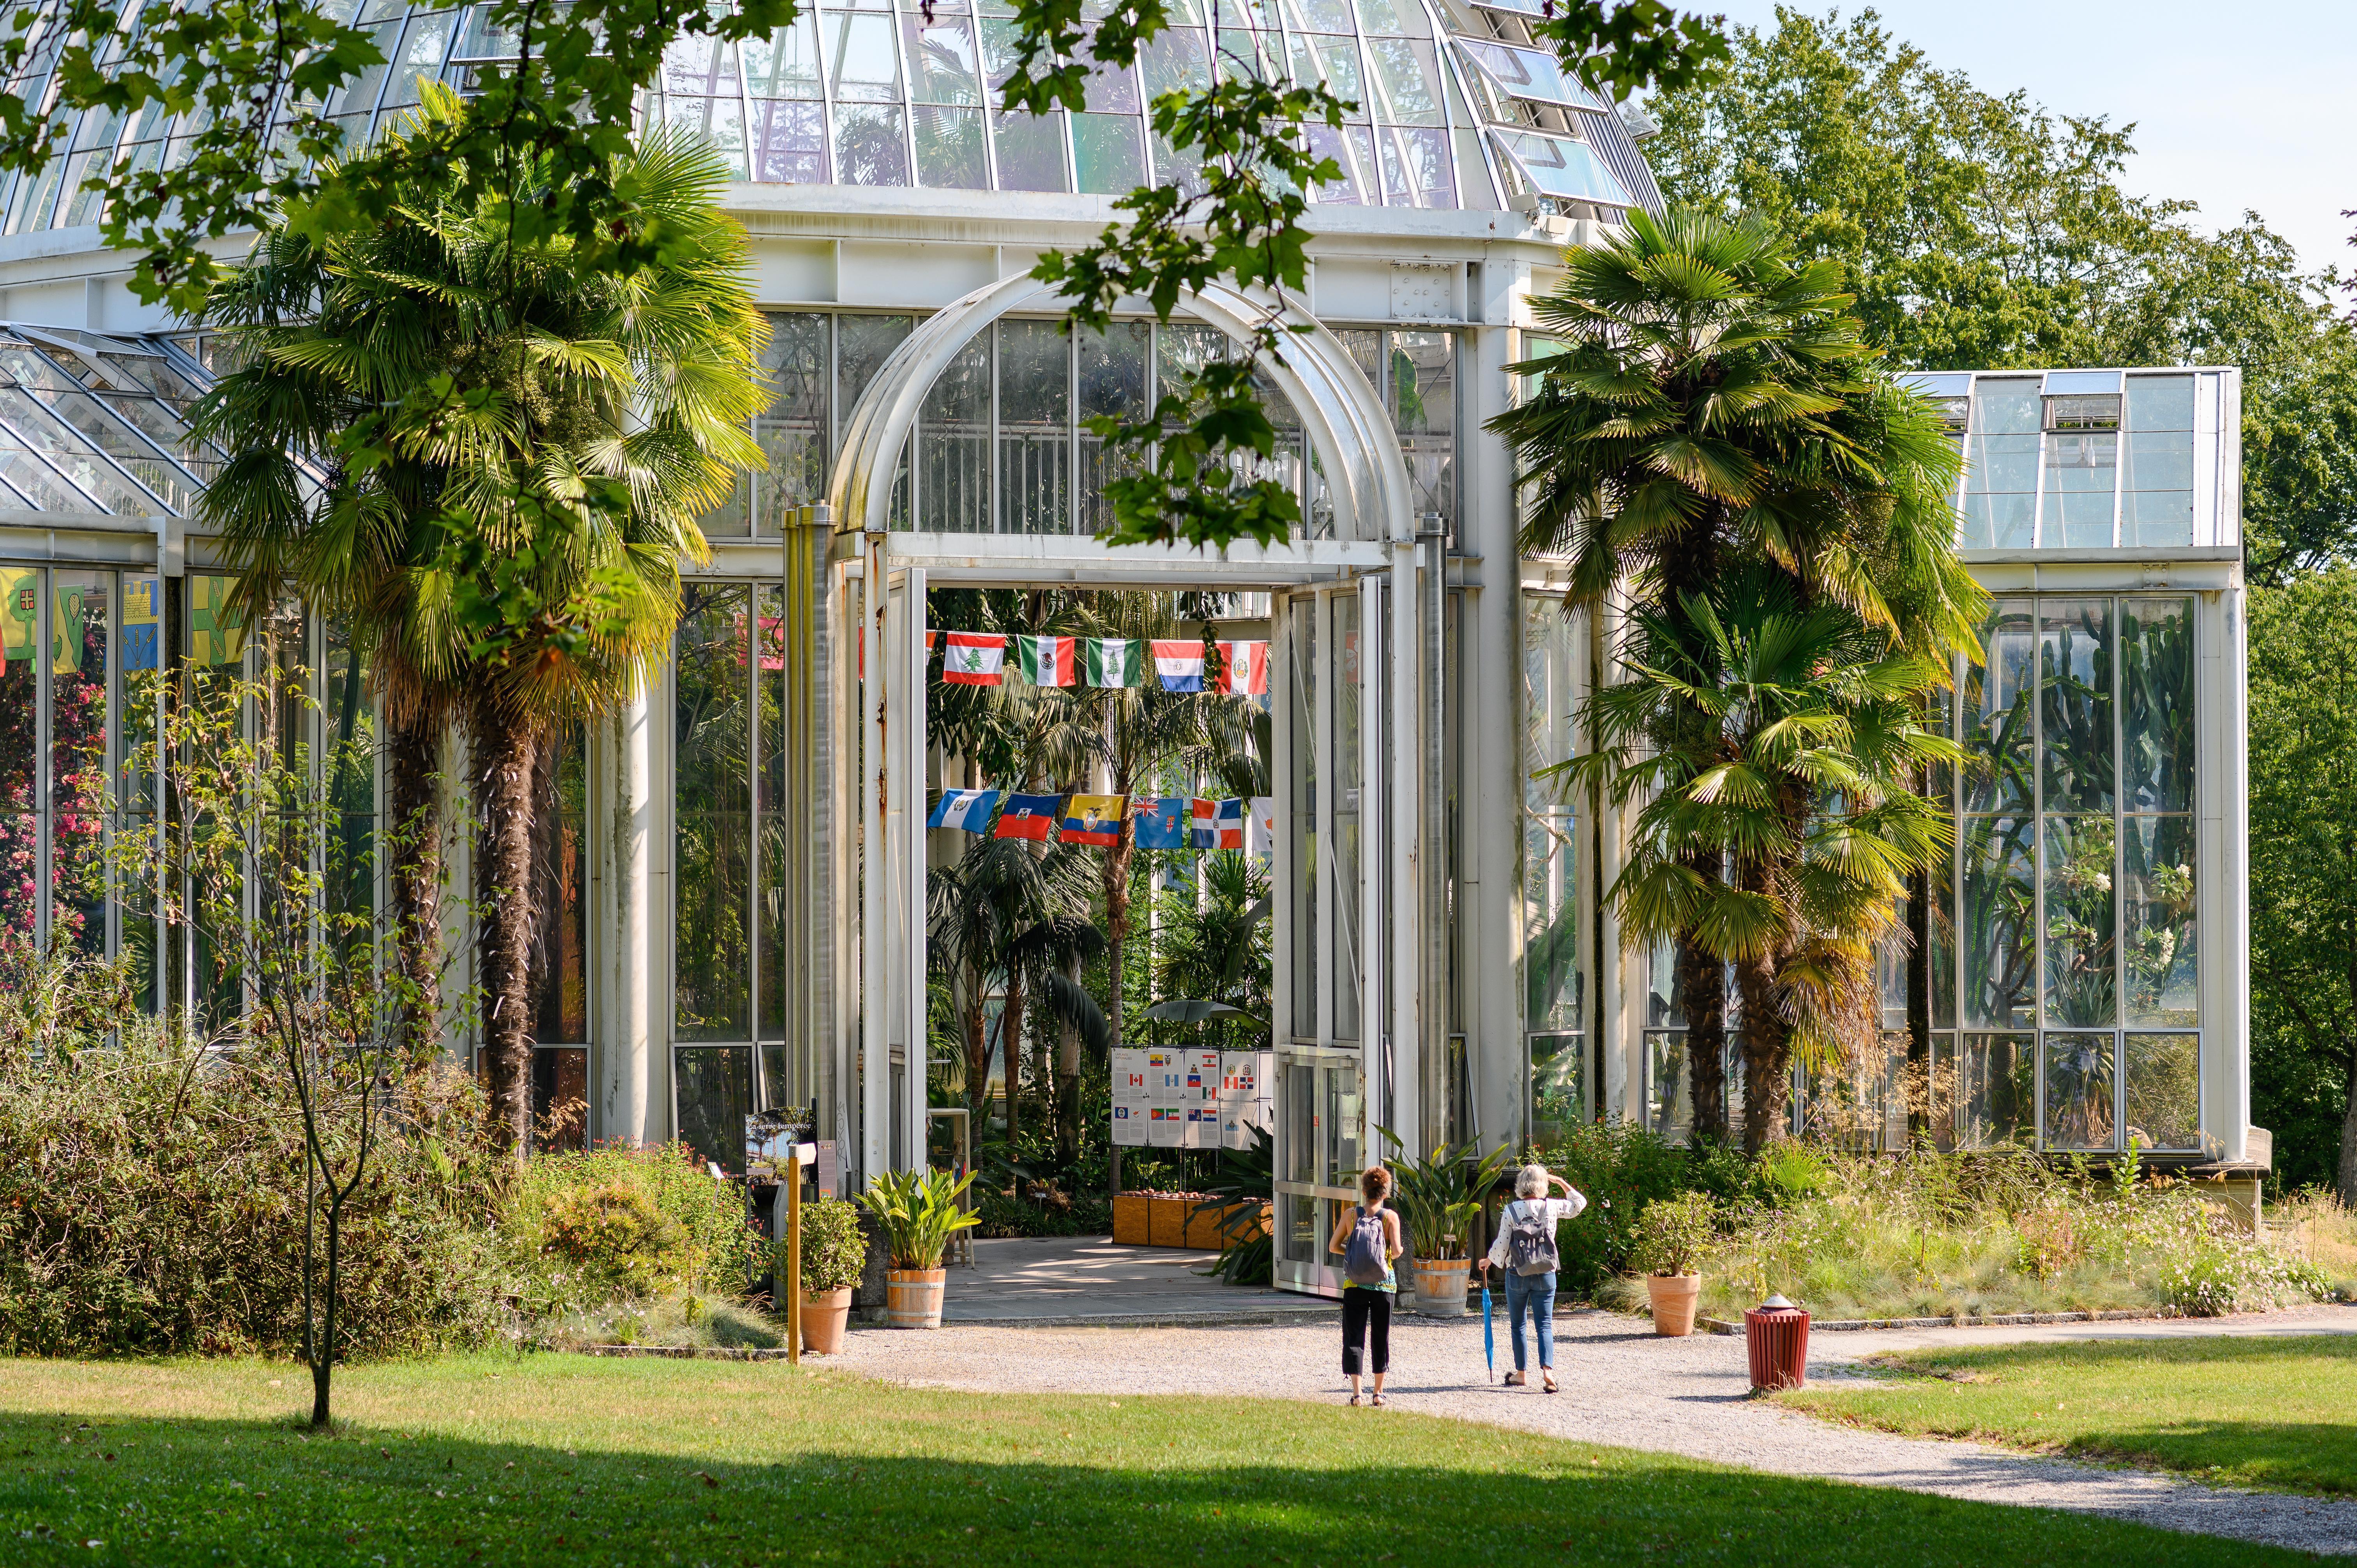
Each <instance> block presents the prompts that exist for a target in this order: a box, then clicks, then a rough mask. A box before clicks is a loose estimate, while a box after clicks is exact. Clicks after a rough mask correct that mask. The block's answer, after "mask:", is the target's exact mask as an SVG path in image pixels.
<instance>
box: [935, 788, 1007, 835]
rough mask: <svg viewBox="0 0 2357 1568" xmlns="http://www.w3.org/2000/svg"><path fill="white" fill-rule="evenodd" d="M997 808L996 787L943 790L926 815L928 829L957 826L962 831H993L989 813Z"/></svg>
mask: <svg viewBox="0 0 2357 1568" xmlns="http://www.w3.org/2000/svg"><path fill="white" fill-rule="evenodd" d="M996 810H998V791H997V790H996V789H944V790H942V798H941V799H940V800H936V801H934V802H933V810H932V812H931V815H929V816H927V817H926V818H925V826H927V827H929V828H956V829H958V830H959V831H961V832H969V833H981V832H989V831H990V813H991V812H993V811H996Z"/></svg>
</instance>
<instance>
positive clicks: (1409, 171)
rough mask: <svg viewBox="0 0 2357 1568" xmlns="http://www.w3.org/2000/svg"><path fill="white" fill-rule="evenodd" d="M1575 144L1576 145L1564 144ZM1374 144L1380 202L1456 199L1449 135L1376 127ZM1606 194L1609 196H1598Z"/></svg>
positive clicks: (1427, 203) (1439, 203)
mask: <svg viewBox="0 0 2357 1568" xmlns="http://www.w3.org/2000/svg"><path fill="white" fill-rule="evenodd" d="M1375 145H1376V147H1377V148H1378V149H1379V151H1380V153H1381V155H1382V162H1383V202H1384V204H1385V205H1386V206H1391V207H1447V206H1449V205H1451V204H1452V203H1453V202H1454V201H1455V200H1456V199H1457V184H1456V177H1455V173H1454V171H1453V170H1452V169H1451V167H1450V166H1449V161H1448V132H1447V131H1444V130H1440V129H1438V128H1437V127H1436V128H1433V129H1429V130H1422V129H1415V128H1412V127H1408V126H1393V127H1390V128H1388V129H1383V128H1378V129H1377V131H1376V132H1375ZM1566 145H1578V144H1577V143H1573V144H1566ZM1599 194H1601V195H1608V196H1609V193H1599Z"/></svg>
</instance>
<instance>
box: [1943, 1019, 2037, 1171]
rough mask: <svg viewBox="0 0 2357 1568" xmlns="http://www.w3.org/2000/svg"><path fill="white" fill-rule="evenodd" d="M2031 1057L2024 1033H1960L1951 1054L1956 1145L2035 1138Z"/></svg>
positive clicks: (1970, 1146)
mask: <svg viewBox="0 0 2357 1568" xmlns="http://www.w3.org/2000/svg"><path fill="white" fill-rule="evenodd" d="M2036 1060H2037V1051H2036V1049H2035V1047H2034V1043H2033V1041H2032V1040H2031V1037H2030V1036H2028V1035H1966V1036H1963V1044H1962V1046H1961V1047H1960V1048H1959V1049H1958V1051H1957V1055H1956V1089H1955V1093H1956V1101H1955V1131H1956V1147H1958V1148H1960V1149H1992V1148H1995V1147H1996V1146H1997V1145H1998V1144H2029V1143H2031V1142H2033V1141H2034V1140H2035V1138H2036V1136H2037V1133H2038V1129H2037V1125H2036V1123H2037V1120H2038V1114H2037V1112H2038V1098H2037V1095H2038V1087H2037V1084H2036V1082H2035V1081H2034V1079H2033V1078H2032V1074H2033V1073H2034V1071H2035V1070H2036Z"/></svg>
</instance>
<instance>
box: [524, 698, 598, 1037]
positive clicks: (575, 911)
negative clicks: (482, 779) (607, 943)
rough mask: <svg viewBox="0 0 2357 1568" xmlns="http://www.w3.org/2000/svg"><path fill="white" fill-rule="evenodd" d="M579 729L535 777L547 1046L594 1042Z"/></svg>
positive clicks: (536, 977)
mask: <svg viewBox="0 0 2357 1568" xmlns="http://www.w3.org/2000/svg"><path fill="white" fill-rule="evenodd" d="M586 745H587V737H586V736H585V734H584V732H583V730H582V728H581V726H580V725H567V726H566V727H565V733H564V734H562V735H561V736H558V737H557V738H556V740H555V741H554V744H553V745H551V746H549V747H548V748H547V749H546V751H545V753H544V766H542V767H541V768H538V769H537V770H536V772H535V774H534V777H533V793H534V794H535V795H536V796H537V797H538V801H537V804H538V807H539V809H538V811H535V812H534V817H535V821H534V822H533V874H534V875H535V876H536V877H537V878H538V879H539V882H540V899H541V902H540V908H541V917H540V931H539V934H538V937H537V939H536V940H535V941H534V943H533V955H532V977H533V993H534V997H535V1001H534V1004H533V1038H534V1039H535V1040H537V1041H538V1042H539V1043H541V1044H543V1045H552V1044H555V1043H558V1042H563V1043H565V1044H572V1043H575V1042H578V1041H586V1040H587V1039H588V1037H589V897H588V886H589V866H588V857H587V845H588V835H587V832H586V829H587V819H588V803H589V802H588V789H587V768H586V758H585V749H586Z"/></svg>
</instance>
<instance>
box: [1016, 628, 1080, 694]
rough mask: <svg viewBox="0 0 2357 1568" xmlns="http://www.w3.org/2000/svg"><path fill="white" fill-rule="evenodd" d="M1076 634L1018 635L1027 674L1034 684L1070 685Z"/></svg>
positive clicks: (1021, 658)
mask: <svg viewBox="0 0 2357 1568" xmlns="http://www.w3.org/2000/svg"><path fill="white" fill-rule="evenodd" d="M1080 640H1081V639H1079V638H1076V637H1018V638H1017V639H1015V642H1016V648H1017V657H1018V659H1019V661H1020V662H1021V664H1022V667H1023V678H1024V679H1025V680H1026V681H1028V682H1031V683H1032V684H1033V685H1034V686H1069V685H1071V683H1072V678H1073V673H1074V671H1073V655H1074V653H1075V652H1076V650H1078V649H1079V647H1080Z"/></svg>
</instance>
